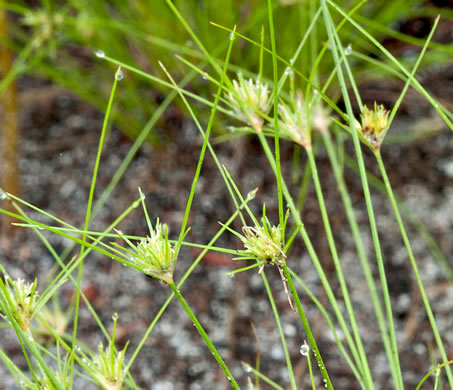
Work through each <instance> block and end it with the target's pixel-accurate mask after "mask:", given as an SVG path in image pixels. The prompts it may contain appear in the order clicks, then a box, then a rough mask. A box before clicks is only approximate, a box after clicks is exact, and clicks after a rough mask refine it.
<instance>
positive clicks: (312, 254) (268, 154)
mask: <svg viewBox="0 0 453 390" xmlns="http://www.w3.org/2000/svg"><path fill="white" fill-rule="evenodd" d="M258 136H259V139H260V142H261V145H262V147H263V150H264V153H265V154H266V157H267V159H268V161H269V164H270V166H271V168H272V170H273V172H274V174H275V172H276V166H275V161H274V158H273V154H272V152H271V150H270V148H269V145H268V144H267V141H266V138H265V137H264V135H262V134H258ZM282 191H283V195H284V197H285V201H286V202H287V204H288V207H289V209H290V211H291V215H292V216H293V218H294V220H295V221H296V224H297V225H298V226H300V235H301V237H302V240H303V242H304V243H305V246H306V247H307V251H308V253H309V255H310V258H311V260H312V262H313V265H314V266H315V268H316V271H317V273H318V275H319V279H320V280H321V283H322V286H323V287H324V290H325V292H326V294H327V297H328V299H329V302H330V304H331V305H332V308H333V310H334V312H335V315H336V317H337V320H338V322H339V324H340V326H341V329H342V331H343V333H344V335H345V338H346V340H347V342H348V346H349V348H350V350H351V353H352V355H353V356H354V359H355V360H356V361H359V360H360V359H359V354H358V351H357V348H356V346H355V343H354V340H353V339H352V337H351V334H350V331H349V328H348V326H347V324H346V321H345V319H344V316H343V313H342V312H341V310H340V307H339V305H338V302H337V299H336V297H335V294H334V293H333V291H332V287H331V286H330V282H329V280H328V279H327V276H326V274H325V272H324V269H323V267H322V265H321V263H320V261H319V258H318V255H317V253H316V251H315V249H314V248H313V245H312V243H311V240H310V237H309V236H308V234H307V231H306V230H305V227H304V224H303V223H302V220H301V217H300V214H299V211H298V210H297V208H296V205H295V204H294V201H293V199H292V197H291V194H290V192H289V190H288V188H287V186H286V184H285V181H282Z"/></svg>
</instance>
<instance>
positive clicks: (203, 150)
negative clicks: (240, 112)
mask: <svg viewBox="0 0 453 390" xmlns="http://www.w3.org/2000/svg"><path fill="white" fill-rule="evenodd" d="M170 3H171V2H170ZM232 48H233V39H231V40H230V44H229V45H228V50H227V53H226V56H225V63H224V67H223V72H222V73H221V76H220V83H219V86H218V88H217V93H216V96H215V99H214V105H213V107H212V109H211V115H210V116H209V122H208V125H207V128H206V133H205V134H204V138H203V146H202V147H201V151H200V157H199V159H198V164H197V168H196V171H195V174H194V178H193V181H192V187H191V189H190V194H189V198H188V200H187V204H186V210H185V212H184V219H183V222H182V225H181V231H180V233H179V239H178V244H177V245H176V248H175V256H176V257H177V256H178V253H179V249H180V247H181V242H182V240H183V237H184V235H185V234H186V226H187V221H188V220H189V213H190V209H191V207H192V201H193V198H194V196H195V190H196V188H197V183H198V178H199V177H200V173H201V167H202V165H203V161H204V156H205V154H206V148H207V145H208V142H209V135H210V134H211V129H212V125H213V123H214V117H215V114H216V112H217V105H218V103H219V99H220V95H221V93H222V88H223V84H224V82H225V81H226V80H228V77H227V76H226V72H227V69H228V63H229V60H230V54H231V50H232Z"/></svg>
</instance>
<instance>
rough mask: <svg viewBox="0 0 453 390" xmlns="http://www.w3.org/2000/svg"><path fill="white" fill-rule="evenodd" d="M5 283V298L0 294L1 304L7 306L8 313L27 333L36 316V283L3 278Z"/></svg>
mask: <svg viewBox="0 0 453 390" xmlns="http://www.w3.org/2000/svg"><path fill="white" fill-rule="evenodd" d="M5 282H6V283H5V287H6V289H5V291H6V295H7V296H5V295H4V293H0V299H1V300H2V301H3V304H5V305H7V306H8V309H9V312H10V313H11V314H12V316H13V317H14V319H15V320H16V321H17V323H18V325H19V326H20V327H21V328H22V330H24V331H25V332H29V330H30V324H31V322H32V321H33V319H34V317H35V315H36V306H37V300H38V293H37V292H36V286H37V281H36V280H35V281H34V282H33V283H25V281H24V280H23V279H17V280H11V279H10V278H9V277H5ZM5 314H6V313H5Z"/></svg>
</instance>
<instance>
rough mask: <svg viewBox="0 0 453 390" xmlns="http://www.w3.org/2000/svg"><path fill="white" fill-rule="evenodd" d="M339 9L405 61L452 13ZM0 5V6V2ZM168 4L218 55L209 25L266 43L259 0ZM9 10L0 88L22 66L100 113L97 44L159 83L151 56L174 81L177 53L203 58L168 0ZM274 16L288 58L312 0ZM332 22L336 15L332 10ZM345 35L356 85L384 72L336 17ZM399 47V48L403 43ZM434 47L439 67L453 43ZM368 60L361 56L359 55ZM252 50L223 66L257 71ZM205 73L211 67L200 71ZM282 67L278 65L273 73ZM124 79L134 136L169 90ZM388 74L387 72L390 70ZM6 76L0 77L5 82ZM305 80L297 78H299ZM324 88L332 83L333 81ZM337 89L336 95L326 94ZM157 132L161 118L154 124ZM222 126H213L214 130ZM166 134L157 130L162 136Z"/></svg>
mask: <svg viewBox="0 0 453 390" xmlns="http://www.w3.org/2000/svg"><path fill="white" fill-rule="evenodd" d="M338 3H339V5H341V6H342V7H343V8H344V9H345V10H351V9H352V8H354V7H357V11H356V13H355V18H356V20H357V21H359V22H360V23H362V24H364V25H366V27H367V29H368V30H369V31H370V32H371V33H372V34H373V35H374V36H375V38H376V39H378V40H380V41H384V40H385V41H386V42H387V43H389V44H392V45H393V46H392V47H393V48H395V50H396V51H397V50H398V45H397V44H396V43H397V42H403V43H406V44H407V43H409V44H410V45H411V47H412V49H411V50H402V51H400V52H397V53H396V54H397V55H398V56H399V57H400V59H401V61H403V63H404V62H405V63H411V62H412V61H414V60H415V58H416V56H417V50H416V48H417V46H418V47H419V46H421V45H422V44H423V38H424V37H425V36H426V35H427V34H428V32H429V30H430V27H431V21H432V19H433V18H434V17H435V16H436V15H437V14H439V13H440V14H442V16H443V18H447V19H448V18H452V16H453V12H452V11H449V10H448V9H446V8H440V7H441V6H444V5H445V4H444V3H445V2H439V1H437V2H435V1H424V0H395V1H392V2H389V1H368V2H366V1H365V2H360V1H357V0H341V1H338ZM0 4H2V3H1V2H0ZM174 4H175V6H176V7H177V8H178V10H179V11H180V12H181V13H182V15H183V16H184V18H185V19H186V20H187V21H188V22H189V24H190V27H191V28H192V29H193V30H194V32H195V34H196V35H197V36H198V38H199V39H200V41H201V42H202V43H203V45H204V46H205V47H206V48H207V49H208V50H209V51H210V53H212V54H213V56H215V57H216V58H219V59H221V58H223V56H224V51H225V50H226V45H227V40H228V39H227V37H228V33H227V32H226V31H223V30H222V29H220V28H217V27H214V26H213V25H211V24H210V23H209V22H210V21H212V22H215V23H217V24H220V25H222V26H225V27H227V28H233V26H235V25H236V26H237V31H238V32H239V33H241V34H244V35H246V36H248V37H250V38H251V39H253V40H255V41H258V42H259V41H260V34H261V29H262V27H263V26H264V33H265V38H264V42H265V45H266V46H267V47H270V43H269V39H268V31H267V30H268V28H267V2H266V1H258V0H249V1H239V0H175V1H174ZM2 6H3V7H4V8H5V9H6V10H7V11H10V12H9V13H10V16H11V19H12V21H13V22H12V23H10V29H9V30H10V31H9V37H10V40H9V41H8V46H9V48H10V49H12V50H13V51H14V52H16V61H15V63H14V65H13V69H11V71H10V75H9V77H6V79H5V78H4V81H3V82H2V84H1V87H0V88H2V89H3V88H5V87H6V84H7V83H8V82H9V81H11V80H13V79H14V77H15V76H17V75H18V74H22V73H28V74H32V75H35V76H39V77H42V78H45V79H49V80H52V81H53V82H55V83H57V84H59V85H62V86H64V87H66V88H67V89H69V90H71V91H72V92H74V93H75V94H76V95H78V96H80V97H81V98H82V99H84V100H86V101H88V102H90V103H91V104H92V105H94V106H95V107H97V108H98V109H100V110H101V111H102V110H103V109H104V107H105V102H106V96H107V94H108V93H109V90H110V85H111V79H112V73H113V69H112V67H110V65H108V64H106V63H105V62H104V61H100V60H99V59H97V58H96V57H95V55H94V52H95V51H96V50H103V51H104V52H105V53H106V54H107V55H108V56H109V57H112V58H115V59H117V60H120V61H122V62H124V63H127V64H130V65H133V66H135V67H137V68H140V69H142V70H143V71H145V72H147V73H149V74H151V75H154V76H156V77H158V78H162V79H163V80H166V77H165V75H163V73H162V70H161V68H160V67H159V65H158V61H162V62H163V63H164V64H165V66H166V67H167V68H168V69H169V70H170V72H171V74H172V75H173V77H174V78H175V79H176V80H177V81H179V80H181V79H182V77H183V76H184V75H185V74H187V72H188V71H189V68H188V67H187V66H186V65H184V64H183V63H182V62H181V61H180V60H179V59H177V58H176V56H175V55H180V56H183V57H184V58H186V59H187V60H189V61H191V62H193V63H195V64H197V65H199V66H200V65H201V64H202V63H203V61H204V55H203V53H202V51H201V50H200V49H199V47H198V46H197V44H196V43H195V42H194V41H193V40H192V39H191V37H190V36H189V34H188V33H187V31H186V29H185V28H184V26H183V25H182V24H181V23H180V21H179V20H177V18H176V17H175V16H174V14H173V12H172V11H171V9H170V8H169V6H168V4H167V2H166V1H163V0H155V1H145V0H134V1H119V0H113V1H95V2H92V1H87V0H70V1H56V0H45V1H44V0H43V1H20V0H18V1H14V2H9V1H7V2H3V4H2ZM274 7H275V10H274V18H275V25H276V35H277V50H278V53H279V55H281V56H282V57H283V58H285V59H287V60H289V59H290V58H291V57H292V56H293V55H294V52H295V50H296V48H297V46H298V45H299V44H300V41H301V39H302V37H303V36H304V34H305V32H306V30H307V28H308V27H309V25H310V23H311V21H312V19H313V15H314V12H315V10H316V9H317V7H318V2H317V1H315V0H313V1H309V0H280V1H274ZM336 17H337V20H336V23H338V22H339V21H341V15H338V14H336ZM321 23H322V19H319V20H318V22H317V25H315V27H314V28H315V33H314V34H311V35H310V42H307V44H305V45H304V49H303V51H302V53H301V55H300V56H299V57H298V59H297V62H296V66H297V67H298V69H300V70H301V72H302V73H303V74H305V75H307V76H308V75H309V74H310V71H311V68H312V65H313V62H314V59H315V58H316V54H317V53H319V51H320V49H321V47H322V45H324V44H325V42H326V35H325V31H324V30H325V29H324V28H323V26H322V25H321ZM341 37H342V39H343V42H347V43H348V44H349V43H350V44H351V47H352V48H353V49H354V51H355V52H357V53H362V54H363V55H364V56H363V57H362V58H361V57H360V56H355V57H354V60H353V61H354V69H355V71H356V77H358V82H359V83H360V81H364V80H370V79H375V78H379V77H381V76H382V75H381V74H379V72H378V71H377V70H376V68H374V70H373V72H369V71H368V69H369V67H370V65H369V59H374V60H378V61H385V60H384V59H383V58H382V59H381V58H380V56H381V54H380V53H379V52H378V51H376V49H375V48H373V47H372V46H371V45H370V44H369V43H368V42H367V41H366V40H365V38H364V37H363V36H361V35H360V34H357V32H356V31H355V30H354V28H353V27H352V26H350V25H349V24H348V23H346V24H344V26H343V27H342V29H341ZM404 47H406V48H407V45H406V46H404ZM432 48H433V49H435V51H434V52H433V54H432V55H431V56H430V58H429V60H428V61H425V62H424V64H425V66H430V65H432V63H433V62H434V63H435V64H437V65H439V64H443V63H446V62H448V61H450V60H451V55H452V54H453V49H452V47H451V46H450V45H448V42H444V43H443V42H439V41H437V42H436V43H434V44H433V45H432ZM329 57H330V56H325V58H324V59H323V61H322V63H321V64H320V68H319V75H318V77H319V79H320V80H323V78H324V79H325V78H326V77H327V76H328V75H329V74H330V72H331V71H332V69H333V64H332V63H331V59H330V58H329ZM364 57H366V58H364ZM258 58H259V49H258V48H257V47H256V46H253V45H251V44H249V43H247V42H245V41H244V40H240V41H239V42H238V44H236V46H235V49H234V51H233V53H232V58H231V61H230V63H231V66H230V69H233V70H238V69H241V70H242V71H243V72H244V74H250V73H257V72H258V66H259V61H258ZM206 71H207V72H208V73H210V71H211V69H209V67H208V68H206ZM282 71H284V67H283V66H281V69H280V72H282ZM271 72H272V64H271V61H270V57H269V58H267V59H266V58H265V61H264V75H265V77H269V78H272V77H271ZM126 77H127V78H128V82H127V86H126V87H124V88H123V89H122V93H121V95H120V96H118V105H119V108H118V110H117V114H116V118H115V119H116V122H117V124H118V125H119V126H120V128H121V129H122V131H123V132H124V133H126V134H127V135H129V136H130V137H132V138H134V137H136V136H137V135H138V134H139V133H140V132H141V130H142V128H143V126H144V124H145V123H146V121H147V120H148V119H149V117H150V116H151V115H152V114H153V112H154V111H155V109H156V107H157V106H158V105H159V104H160V103H161V102H162V100H163V98H164V97H165V95H166V94H167V93H168V92H169V90H168V89H167V88H165V87H163V86H160V85H159V84H154V85H151V84H150V82H149V80H146V79H144V78H140V77H136V76H135V75H129V77H128V76H127V75H126ZM386 77H389V76H388V75H387V76H386ZM5 80H6V81H5ZM212 87H213V86H212V85H209V83H208V82H207V81H206V80H203V79H202V78H201V77H199V76H197V77H195V78H194V79H193V80H192V82H191V83H190V89H191V90H192V91H194V92H195V93H197V94H200V95H203V96H205V97H208V96H211V93H212V91H210V90H209V88H212ZM301 87H303V85H301ZM331 88H332V89H335V88H336V86H335V85H332V87H331ZM331 96H335V93H333V94H331ZM160 125H161V127H163V128H164V130H165V123H161V124H160ZM220 127H222V128H223V126H217V128H220ZM150 138H151V141H154V142H155V143H159V141H162V134H156V132H154V133H152V134H151V135H150ZM164 141H165V137H164Z"/></svg>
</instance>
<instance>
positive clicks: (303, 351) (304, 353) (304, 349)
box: [300, 344, 310, 356]
mask: <svg viewBox="0 0 453 390" xmlns="http://www.w3.org/2000/svg"><path fill="white" fill-rule="evenodd" d="M309 352H310V347H309V346H308V345H307V344H303V345H301V346H300V354H301V355H302V356H308V353H309Z"/></svg>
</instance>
